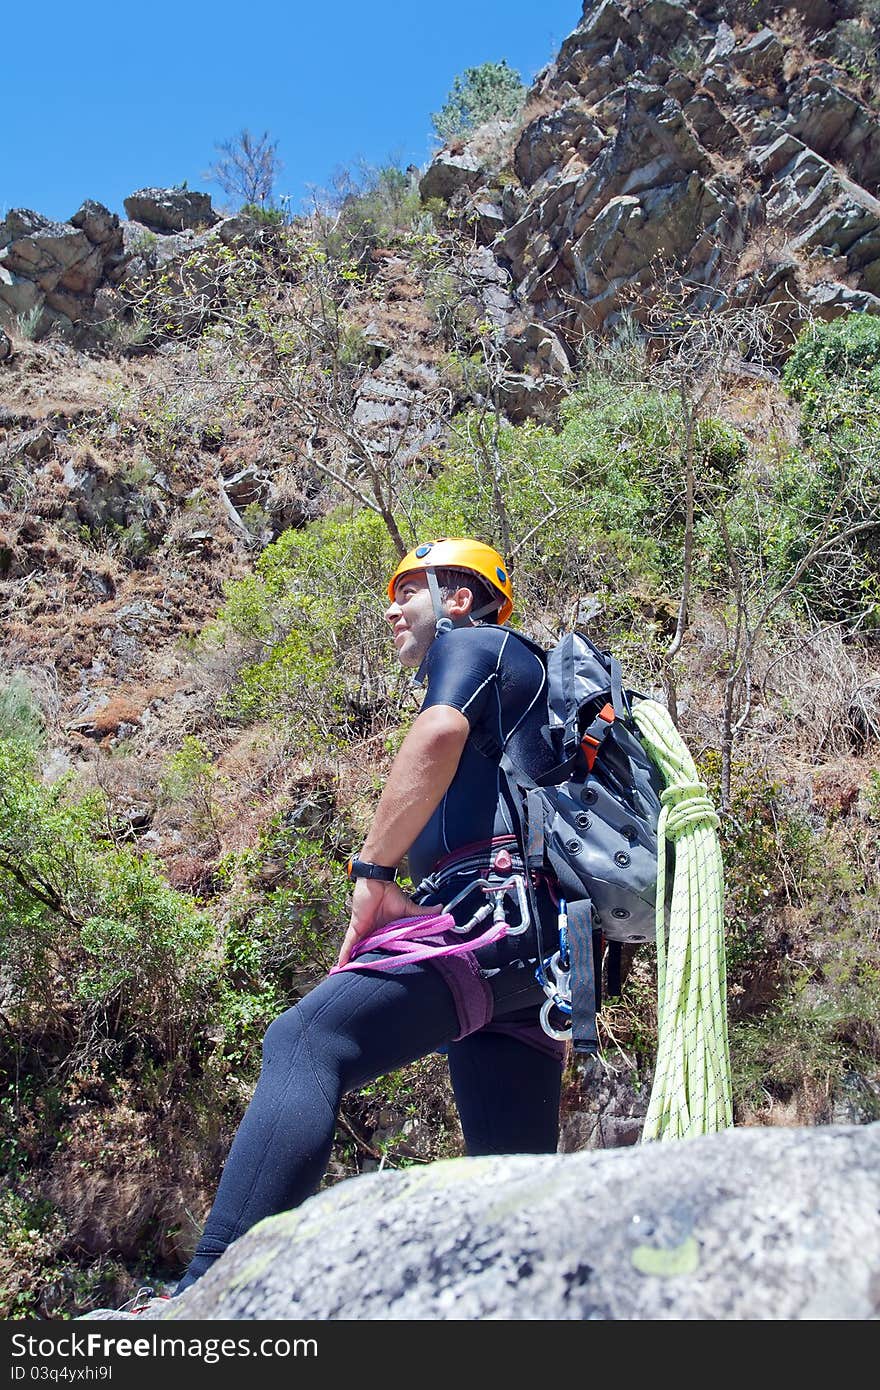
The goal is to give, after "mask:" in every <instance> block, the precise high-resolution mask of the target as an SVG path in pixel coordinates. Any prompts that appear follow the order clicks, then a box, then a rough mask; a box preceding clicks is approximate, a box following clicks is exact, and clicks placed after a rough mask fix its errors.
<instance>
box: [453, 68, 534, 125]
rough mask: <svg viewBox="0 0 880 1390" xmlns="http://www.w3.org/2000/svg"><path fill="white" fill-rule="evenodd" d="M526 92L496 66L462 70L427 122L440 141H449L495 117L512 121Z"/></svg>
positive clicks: (511, 71) (514, 77) (515, 78)
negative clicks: (429, 122)
mask: <svg viewBox="0 0 880 1390" xmlns="http://www.w3.org/2000/svg"><path fill="white" fill-rule="evenodd" d="M525 96H526V89H525V87H524V86H523V82H522V79H521V77H520V75H519V73H518V72H515V71H514V69H513V68H510V67H508V65H507V62H506V60H505V59H503V58H502V60H501V62H500V63H481V65H480V66H479V67H476V68H466V69H465V71H464V73H463V74H461V76H459V77H456V78H455V81H454V82H453V84H452V89H451V91H450V93H449V95H448V97H447V98H446V101H445V102H444V104H443V106H442V107H441V108H440V110H439V111H437V112H435V113H434V114H433V115H432V116H431V123H432V125H433V127H434V129H435V130H436V132H437V134H438V135H439V136H440V139H441V140H452V139H454V138H455V136H456V135H463V134H465V133H466V132H467V131H469V130H473V129H474V128H475V127H476V126H479V125H482V124H483V122H484V121H491V120H493V119H494V118H495V117H500V118H501V119H503V120H512V119H514V118H515V117H516V116H517V115H518V114H519V112H520V110H521V109H522V105H523V102H524V101H525Z"/></svg>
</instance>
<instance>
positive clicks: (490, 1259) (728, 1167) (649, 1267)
mask: <svg viewBox="0 0 880 1390" xmlns="http://www.w3.org/2000/svg"><path fill="white" fill-rule="evenodd" d="M878 1313H880V1124H873V1125H868V1126H864V1127H859V1126H854V1127H843V1126H841V1127H835V1128H828V1129H740V1130H729V1131H727V1132H726V1133H724V1134H720V1135H715V1136H712V1137H711V1138H706V1139H697V1140H690V1141H686V1142H681V1143H672V1144H657V1145H647V1146H645V1147H644V1148H642V1147H638V1148H629V1149H618V1150H610V1151H605V1152H600V1153H578V1154H571V1155H562V1154H558V1155H542V1156H537V1157H535V1156H528V1155H518V1156H514V1157H509V1158H478V1159H456V1160H452V1161H449V1162H445V1163H436V1164H432V1165H430V1166H428V1167H425V1168H418V1169H416V1168H411V1169H408V1170H406V1171H405V1172H399V1173H381V1174H374V1175H370V1176H367V1177H361V1178H355V1179H352V1180H350V1181H348V1182H345V1183H342V1184H340V1185H339V1186H338V1187H334V1188H331V1189H329V1190H327V1191H325V1192H323V1193H320V1194H318V1195H317V1196H316V1197H313V1198H312V1199H311V1200H310V1201H308V1202H306V1203H305V1204H304V1205H303V1206H302V1207H300V1208H299V1209H298V1210H296V1211H293V1212H289V1213H287V1214H285V1215H282V1216H278V1217H275V1218H273V1219H271V1220H269V1221H265V1222H263V1223H262V1224H261V1225H260V1226H258V1227H256V1228H255V1229H254V1230H253V1231H251V1232H249V1233H248V1234H247V1235H246V1236H244V1237H242V1239H241V1240H239V1241H237V1242H236V1244H235V1245H233V1246H232V1247H231V1248H230V1249H229V1250H228V1251H227V1253H226V1255H224V1257H223V1258H222V1259H221V1260H220V1261H218V1263H217V1265H215V1267H214V1268H213V1269H212V1270H211V1271H209V1273H208V1274H207V1275H205V1277H204V1278H203V1279H202V1280H200V1282H199V1283H198V1284H196V1285H194V1286H193V1288H192V1289H190V1290H188V1291H187V1293H186V1294H184V1295H183V1296H182V1297H181V1298H180V1299H179V1300H178V1299H175V1300H173V1301H172V1302H171V1303H168V1304H164V1305H159V1307H158V1308H157V1309H156V1310H155V1311H151V1312H149V1313H147V1314H143V1315H141V1318H140V1320H141V1321H143V1318H144V1317H153V1318H159V1319H161V1320H163V1321H165V1320H173V1319H176V1318H184V1319H187V1318H191V1319H199V1320H211V1319H223V1318H232V1319H238V1320H242V1319H273V1318H278V1319H309V1318H315V1319H327V1320H332V1319H337V1318H341V1319H356V1320H366V1319H402V1320H409V1319H430V1320H438V1319H439V1320H444V1319H473V1320H477V1319H510V1320H517V1319H526V1320H560V1319H565V1320H572V1319H575V1320H577V1319H590V1320H593V1319H622V1320H632V1319H651V1320H657V1319H664V1320H666V1319H669V1320H672V1319H674V1320H683V1319H700V1320H736V1321H742V1320H746V1319H748V1320H756V1319H762V1320H763V1319H776V1320H779V1319H823V1320H824V1319H829V1320H861V1319H876V1317H877V1316H878Z"/></svg>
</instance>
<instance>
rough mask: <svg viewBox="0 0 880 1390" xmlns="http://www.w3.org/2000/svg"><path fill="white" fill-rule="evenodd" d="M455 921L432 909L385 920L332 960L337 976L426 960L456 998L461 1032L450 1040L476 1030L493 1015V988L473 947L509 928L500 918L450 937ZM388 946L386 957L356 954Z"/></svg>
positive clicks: (497, 937)
mask: <svg viewBox="0 0 880 1390" xmlns="http://www.w3.org/2000/svg"><path fill="white" fill-rule="evenodd" d="M454 926H455V919H454V917H452V916H451V914H450V913H440V914H437V913H432V914H431V915H429V916H426V917H421V916H419V917H404V918H401V919H400V920H399V921H397V922H389V923H388V924H387V925H386V926H384V927H379V928H378V930H377V931H374V932H371V933H370V935H369V936H365V937H363V939H362V940H361V941H358V942H357V944H356V946H355V947H354V950H353V951H352V958H351V960H349V961H347V962H346V964H345V965H334V967H333V969H332V970H331V971H330V974H331V975H336V974H338V973H339V972H340V971H342V970H396V969H397V967H398V966H400V965H411V964H414V963H422V962H427V964H429V965H431V966H432V967H433V968H434V969H435V970H437V972H438V973H439V974H440V976H441V977H442V979H443V982H444V984H445V985H446V986H447V988H448V989H449V991H450V993H451V994H452V997H453V999H454V1000H455V1009H456V1013H457V1014H458V1023H459V1032H458V1034H457V1035H456V1037H455V1038H454V1039H453V1041H455V1042H460V1041H461V1039H462V1038H466V1037H468V1035H469V1034H471V1033H476V1032H478V1031H479V1029H480V1028H483V1027H485V1025H486V1024H487V1023H488V1022H489V1019H490V1018H491V1017H492V989H491V987H490V985H489V983H488V981H487V980H486V979H484V977H483V974H482V971H481V970H480V967H479V964H478V962H477V958H476V956H475V955H474V949H475V948H476V947H478V946H485V945H488V944H489V943H490V942H493V941H500V940H501V938H502V937H503V936H504V935H505V933H506V931H507V928H506V926H505V925H504V924H503V923H500V924H498V925H497V926H492V927H490V928H489V929H488V930H487V931H485V932H483V933H482V935H481V936H478V937H475V938H474V939H472V940H470V941H462V940H461V939H459V940H457V941H451V942H450V941H449V940H448V939H447V934H448V933H449V932H450V930H451V929H452V927H454ZM375 950H380V951H387V952H389V953H390V954H389V957H388V959H387V960H366V961H361V960H359V959H358V957H359V956H362V955H363V954H364V953H365V952H367V951H375Z"/></svg>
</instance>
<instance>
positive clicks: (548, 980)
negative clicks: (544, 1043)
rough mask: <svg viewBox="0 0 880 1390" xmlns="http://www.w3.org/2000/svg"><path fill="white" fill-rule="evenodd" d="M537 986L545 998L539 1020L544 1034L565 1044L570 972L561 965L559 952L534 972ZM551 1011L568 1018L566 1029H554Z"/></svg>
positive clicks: (567, 1031) (567, 1034) (566, 1038)
mask: <svg viewBox="0 0 880 1390" xmlns="http://www.w3.org/2000/svg"><path fill="white" fill-rule="evenodd" d="M535 975H536V978H537V980H538V983H539V985H540V986H541V988H542V989H543V991H544V993H545V994H546V996H547V998H546V1000H545V1001H544V1003H543V1004H542V1005H541V1012H540V1015H539V1017H540V1020H541V1027H542V1028H543V1030H544V1032H545V1033H546V1034H547V1035H548V1037H551V1038H557V1039H559V1040H560V1041H561V1042H567V1041H568V1039H569V1038H570V1037H571V970H570V969H565V967H564V966H563V964H562V954H561V952H560V951H556V952H554V954H553V955H552V956H550V958H549V959H548V960H545V961H544V962H543V964H542V965H540V966H539V967H538V969H537V970H536V971H535ZM553 1009H557V1010H558V1012H559V1013H561V1014H565V1015H567V1016H568V1027H567V1028H554V1027H553V1025H552V1023H551V1022H550V1014H551V1012H552V1011H553Z"/></svg>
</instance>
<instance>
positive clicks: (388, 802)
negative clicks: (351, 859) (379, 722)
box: [338, 705, 470, 965]
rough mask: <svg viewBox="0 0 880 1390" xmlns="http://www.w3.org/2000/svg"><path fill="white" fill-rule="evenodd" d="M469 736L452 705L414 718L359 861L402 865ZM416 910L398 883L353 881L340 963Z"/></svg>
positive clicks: (436, 804) (432, 809)
mask: <svg viewBox="0 0 880 1390" xmlns="http://www.w3.org/2000/svg"><path fill="white" fill-rule="evenodd" d="M469 733H470V724H469V723H468V721H467V719H466V718H465V716H464V715H463V714H462V713H461V712H460V710H457V709H454V708H453V706H452V705H432V706H431V707H430V709H426V710H423V711H422V713H421V714H420V715H418V717H417V718H416V720H415V723H414V724H413V726H412V728H411V729H410V731H409V733H408V734H407V736H406V738H405V739H404V741H403V743H402V744H401V747H400V751H399V753H398V754H397V757H396V758H395V759H394V762H393V764H392V766H391V771H390V773H389V774H388V781H387V782H386V783H385V790H384V791H383V792H382V795H381V797H380V798H379V804H378V806H377V807H376V814H375V816H374V817H373V824H372V826H371V827H370V832H369V834H368V835H367V838H366V840H365V841H364V845H363V848H362V849H361V851H360V853H359V855H358V858H360V859H366V860H368V861H370V862H371V863H373V864H399V863H400V860H401V859H402V858H403V856H404V854H406V852H407V850H408V849H409V847H410V845H411V844H412V843H413V841H414V840H415V838H416V836H417V835H418V834H419V833H420V832H421V831H422V830H424V828H425V826H426V825H427V824H428V821H429V820H430V818H431V816H432V815H433V813H434V811H435V810H436V809H437V807H438V806H439V804H440V802H441V800H442V798H443V796H444V794H445V792H446V791H447V789H448V787H449V784H450V783H451V781H452V779H453V777H454V776H455V772H456V768H457V767H458V764H459V761H460V759H461V754H462V750H463V749H464V745H465V743H466V742H467V737H468V734H469ZM418 910H419V909H418V906H417V905H416V904H415V903H414V902H413V900H412V898H408V897H407V896H406V894H405V893H402V892H401V890H400V889H399V888H398V886H397V884H396V883H384V882H382V881H380V880H377V879H368V878H359V879H356V880H355V885H354V894H353V897H352V905H351V919H350V922H349V926H348V931H347V932H346V934H345V939H344V941H343V943H342V948H341V950H340V952H339V962H338V963H339V964H340V965H344V964H345V963H346V961H347V960H348V959H349V957H350V955H351V952H352V948H353V946H354V944H355V942H356V941H358V940H359V939H360V938H361V937H362V936H366V935H367V934H368V933H369V932H371V931H373V930H374V929H375V928H377V927H382V926H384V925H385V923H386V922H393V921H395V920H396V919H397V918H398V917H408V916H412V915H413V913H414V912H418Z"/></svg>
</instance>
